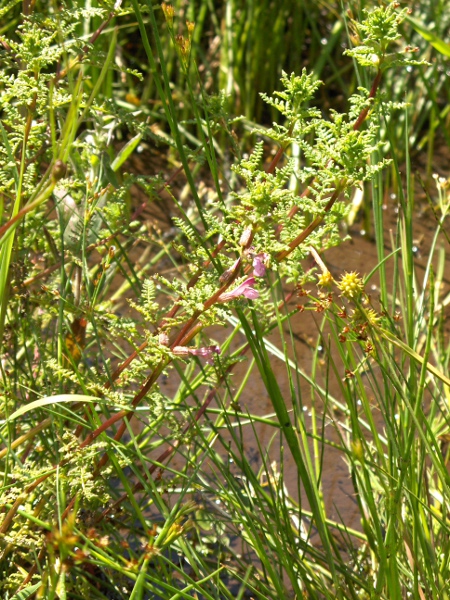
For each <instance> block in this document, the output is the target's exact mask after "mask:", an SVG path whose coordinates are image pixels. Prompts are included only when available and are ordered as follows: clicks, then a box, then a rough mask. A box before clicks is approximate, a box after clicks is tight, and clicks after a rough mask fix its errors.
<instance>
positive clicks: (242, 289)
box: [217, 277, 259, 302]
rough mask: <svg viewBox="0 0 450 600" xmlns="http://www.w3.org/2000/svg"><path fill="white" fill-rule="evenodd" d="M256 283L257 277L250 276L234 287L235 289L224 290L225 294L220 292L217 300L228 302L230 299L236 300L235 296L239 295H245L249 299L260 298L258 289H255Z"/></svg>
mask: <svg viewBox="0 0 450 600" xmlns="http://www.w3.org/2000/svg"><path fill="white" fill-rule="evenodd" d="M254 285H255V278H254V277H248V278H247V279H246V280H245V281H243V282H242V283H241V284H240V285H238V286H237V287H236V288H234V290H231V292H224V293H223V294H220V296H219V297H218V299H217V301H218V302H228V301H229V300H234V299H235V298H238V297H239V296H245V297H246V298H248V299H249V300H255V299H256V298H259V292H258V290H255V289H254V287H253V286H254Z"/></svg>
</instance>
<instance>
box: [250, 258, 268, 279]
mask: <svg viewBox="0 0 450 600" xmlns="http://www.w3.org/2000/svg"><path fill="white" fill-rule="evenodd" d="M268 260H269V255H268V254H267V252H261V253H260V254H257V255H256V256H255V257H254V258H253V275H254V276H255V277H264V275H265V274H266V268H267V262H268Z"/></svg>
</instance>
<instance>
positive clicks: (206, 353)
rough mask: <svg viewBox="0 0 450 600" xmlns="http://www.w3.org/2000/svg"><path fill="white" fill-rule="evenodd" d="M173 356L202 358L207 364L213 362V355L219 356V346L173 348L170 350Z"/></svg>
mask: <svg viewBox="0 0 450 600" xmlns="http://www.w3.org/2000/svg"><path fill="white" fill-rule="evenodd" d="M172 353H173V354H175V356H189V354H192V355H194V356H203V357H204V358H206V362H207V363H208V364H212V362H213V354H220V348H219V346H205V347H204V348H189V347H188V346H175V347H174V348H172Z"/></svg>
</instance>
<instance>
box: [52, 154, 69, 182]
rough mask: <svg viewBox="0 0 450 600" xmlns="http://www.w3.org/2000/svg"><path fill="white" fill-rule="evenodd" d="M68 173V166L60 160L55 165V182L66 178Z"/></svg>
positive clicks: (53, 172)
mask: <svg viewBox="0 0 450 600" xmlns="http://www.w3.org/2000/svg"><path fill="white" fill-rule="evenodd" d="M66 171H67V165H66V164H65V163H63V161H62V160H60V159H58V160H57V161H56V162H55V164H54V165H53V169H52V177H53V180H54V181H59V180H60V179H62V178H63V177H64V175H65V174H66Z"/></svg>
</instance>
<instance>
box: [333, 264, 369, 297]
mask: <svg viewBox="0 0 450 600" xmlns="http://www.w3.org/2000/svg"><path fill="white" fill-rule="evenodd" d="M338 288H339V289H340V290H341V292H342V296H345V297H346V298H357V297H358V296H360V295H361V294H362V293H363V292H364V283H363V280H362V279H361V277H360V276H359V275H358V273H356V272H355V271H352V272H351V273H345V274H344V275H342V277H341V281H340V282H339V283H338Z"/></svg>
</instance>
